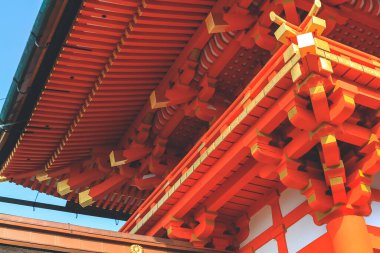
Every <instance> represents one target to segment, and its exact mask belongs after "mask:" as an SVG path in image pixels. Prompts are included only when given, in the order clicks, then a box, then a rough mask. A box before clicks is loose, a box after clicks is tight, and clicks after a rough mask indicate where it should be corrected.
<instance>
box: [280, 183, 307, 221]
mask: <svg viewBox="0 0 380 253" xmlns="http://www.w3.org/2000/svg"><path fill="white" fill-rule="evenodd" d="M305 200H306V198H305V196H303V195H302V194H301V193H300V191H298V190H294V189H289V188H288V189H286V190H285V191H283V192H282V193H281V195H280V199H279V202H280V208H281V213H282V216H283V217H285V216H286V215H287V214H289V213H290V212H291V211H293V210H294V209H295V208H296V207H297V206H299V205H300V204H302V203H303V202H304V201H305Z"/></svg>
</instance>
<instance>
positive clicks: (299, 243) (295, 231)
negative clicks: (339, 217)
mask: <svg viewBox="0 0 380 253" xmlns="http://www.w3.org/2000/svg"><path fill="white" fill-rule="evenodd" d="M326 232H327V230H326V225H323V226H317V225H315V223H314V221H313V218H312V217H311V216H310V215H306V216H305V217H303V218H302V219H300V220H299V221H297V222H296V223H294V224H293V225H292V226H290V227H289V228H288V229H287V232H286V234H285V237H286V243H287V245H288V251H289V253H296V252H297V251H299V250H301V249H302V248H304V247H306V246H307V245H308V244H310V243H311V242H312V241H314V240H315V239H317V238H318V237H320V236H321V235H323V234H325V233H326ZM268 253H269V252H268Z"/></svg>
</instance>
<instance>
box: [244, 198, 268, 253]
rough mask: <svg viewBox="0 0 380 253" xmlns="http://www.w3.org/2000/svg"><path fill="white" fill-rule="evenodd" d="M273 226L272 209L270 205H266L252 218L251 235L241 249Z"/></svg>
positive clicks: (250, 222) (250, 224) (250, 223)
mask: <svg viewBox="0 0 380 253" xmlns="http://www.w3.org/2000/svg"><path fill="white" fill-rule="evenodd" d="M272 225H273V219H272V208H271V207H270V206H269V205H266V206H264V207H263V208H262V209H261V210H260V211H258V212H257V213H256V214H255V215H253V216H252V217H251V219H250V221H249V235H248V237H247V238H246V239H245V240H244V241H243V242H242V243H241V244H240V248H242V247H244V246H245V245H246V244H247V243H249V242H250V241H252V240H253V239H255V238H256V237H257V236H259V235H260V234H261V233H263V232H264V231H265V230H267V229H268V228H270V227H271V226H272Z"/></svg>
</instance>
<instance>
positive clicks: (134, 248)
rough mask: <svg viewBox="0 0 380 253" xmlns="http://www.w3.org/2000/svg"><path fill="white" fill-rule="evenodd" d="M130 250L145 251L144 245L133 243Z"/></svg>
mask: <svg viewBox="0 0 380 253" xmlns="http://www.w3.org/2000/svg"><path fill="white" fill-rule="evenodd" d="M129 252H131V253H143V252H144V249H143V247H141V246H140V245H137V244H133V245H131V247H130V248H129Z"/></svg>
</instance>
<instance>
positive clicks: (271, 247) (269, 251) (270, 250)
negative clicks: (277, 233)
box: [255, 239, 278, 253]
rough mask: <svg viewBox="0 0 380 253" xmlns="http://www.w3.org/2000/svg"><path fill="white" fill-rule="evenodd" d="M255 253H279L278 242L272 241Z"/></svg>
mask: <svg viewBox="0 0 380 253" xmlns="http://www.w3.org/2000/svg"><path fill="white" fill-rule="evenodd" d="M255 253H278V245H277V241H276V240H274V239H272V240H270V241H269V242H267V243H266V244H264V245H263V246H262V247H261V248H258V249H257V250H256V251H255Z"/></svg>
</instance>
